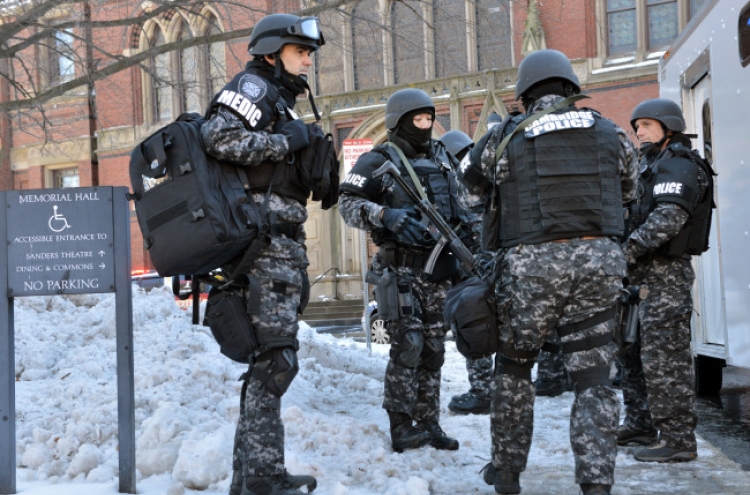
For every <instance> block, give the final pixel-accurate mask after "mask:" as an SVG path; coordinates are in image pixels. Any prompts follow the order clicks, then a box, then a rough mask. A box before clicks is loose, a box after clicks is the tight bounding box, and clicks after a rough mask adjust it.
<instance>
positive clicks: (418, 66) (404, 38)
mask: <svg viewBox="0 0 750 495" xmlns="http://www.w3.org/2000/svg"><path fill="white" fill-rule="evenodd" d="M421 3H422V2H419V1H414V0H411V1H407V0H401V1H398V2H392V3H391V7H390V8H391V28H392V29H391V32H392V33H393V60H394V63H393V69H394V80H395V82H396V84H402V83H408V82H417V81H424V79H425V69H424V67H425V49H424V30H425V19H424V15H423V12H422V5H421Z"/></svg>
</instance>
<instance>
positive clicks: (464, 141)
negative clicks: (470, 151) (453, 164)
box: [440, 129, 474, 157]
mask: <svg viewBox="0 0 750 495" xmlns="http://www.w3.org/2000/svg"><path fill="white" fill-rule="evenodd" d="M440 142H441V143H443V145H445V149H446V150H448V153H450V154H451V155H453V156H454V157H458V155H459V153H461V152H462V151H464V150H465V149H466V148H468V147H470V146H473V145H474V141H472V140H471V138H470V137H469V136H468V135H467V134H466V133H465V132H463V131H459V130H457V129H454V130H452V131H448V132H446V133H445V134H443V137H441V138H440Z"/></svg>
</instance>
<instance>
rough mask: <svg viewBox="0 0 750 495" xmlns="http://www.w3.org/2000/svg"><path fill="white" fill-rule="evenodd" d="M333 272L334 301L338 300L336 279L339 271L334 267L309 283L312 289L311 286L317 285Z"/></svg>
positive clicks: (337, 280) (337, 282) (337, 279)
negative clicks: (334, 273)
mask: <svg viewBox="0 0 750 495" xmlns="http://www.w3.org/2000/svg"><path fill="white" fill-rule="evenodd" d="M333 271H335V272H336V275H334V277H333V298H334V299H338V298H339V277H338V273H339V269H338V268H336V267H335V266H334V267H331V268H329V269H328V270H326V271H324V272H323V273H321V274H320V275H318V276H317V277H315V280H313V281H312V282H310V289H312V287H313V285H315V284H317V283H318V282H320V281H321V280H322V279H323V278H324V277H325V276H326V275H328V273H329V272H333Z"/></svg>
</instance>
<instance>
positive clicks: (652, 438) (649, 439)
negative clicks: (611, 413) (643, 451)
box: [617, 426, 659, 447]
mask: <svg viewBox="0 0 750 495" xmlns="http://www.w3.org/2000/svg"><path fill="white" fill-rule="evenodd" d="M658 438H659V433H658V432H657V431H656V430H654V429H653V428H651V429H650V430H636V429H632V428H629V427H626V426H621V427H619V428H618V429H617V445H619V446H620V447H627V446H629V445H652V444H654V443H656V440H658Z"/></svg>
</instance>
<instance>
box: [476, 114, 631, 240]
mask: <svg viewBox="0 0 750 495" xmlns="http://www.w3.org/2000/svg"><path fill="white" fill-rule="evenodd" d="M571 109H572V110H573V111H575V112H580V110H576V109H575V108H574V107H571ZM571 109H568V110H563V111H560V112H555V113H552V114H550V115H549V120H547V121H546V122H547V123H546V125H547V126H548V128H547V129H546V130H544V131H543V132H541V133H539V134H538V135H536V136H535V137H529V136H527V135H526V134H533V133H529V132H524V130H519V132H517V133H516V134H515V135H514V136H513V137H512V138H511V140H510V142H509V143H508V147H507V153H508V157H509V166H510V176H509V180H507V181H505V182H503V183H502V184H500V185H499V186H498V187H497V189H496V204H497V208H498V210H499V212H500V215H499V222H497V223H496V227H495V230H496V232H495V233H494V234H491V235H496V236H497V238H498V239H499V241H500V243H499V244H500V246H501V247H511V246H516V245H518V244H536V243H539V242H546V241H553V240H557V239H566V238H571V237H582V236H591V235H594V236H617V237H619V236H621V235H622V232H623V228H624V225H623V218H622V217H623V215H622V190H621V185H620V174H619V158H620V155H621V146H620V140H619V138H618V136H617V132H616V130H615V126H614V124H613V123H612V122H610V121H609V120H606V119H602V118H601V117H600V116H599V115H598V114H597V113H596V112H591V111H589V112H590V113H591V115H589V119H588V120H589V122H588V123H586V124H584V125H585V126H588V127H578V126H575V125H573V126H571V124H570V122H567V123H566V120H565V119H566V118H567V116H569V115H570V110H571ZM556 116H560V117H556ZM525 117H526V115H519V116H517V117H515V118H514V119H513V120H512V121H511V123H510V124H509V125H508V130H507V131H506V132H510V131H512V130H513V129H514V128H515V127H516V126H517V125H518V124H519V123H520V122H521V121H522V120H523V119H524V118H525ZM546 117H548V116H544V117H543V118H546ZM558 118H559V120H558ZM591 119H593V122H592V121H591ZM555 122H557V124H555ZM577 123H580V122H574V124H577ZM534 124H536V122H535V123H534ZM534 124H532V125H534ZM531 127H532V126H529V127H528V128H527V129H531ZM538 130H539V129H538V128H537V131H538ZM485 216H487V213H485Z"/></svg>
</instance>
